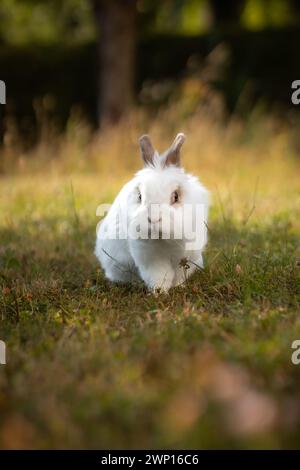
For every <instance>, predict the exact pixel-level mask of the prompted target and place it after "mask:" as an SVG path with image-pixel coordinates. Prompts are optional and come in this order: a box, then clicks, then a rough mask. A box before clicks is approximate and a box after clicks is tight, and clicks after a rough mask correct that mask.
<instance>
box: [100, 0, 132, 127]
mask: <svg viewBox="0 0 300 470" xmlns="http://www.w3.org/2000/svg"><path fill="white" fill-rule="evenodd" d="M92 3H93V7H94V12H95V19H96V25H97V31H98V64H99V66H98V69H99V77H98V120H99V124H100V125H101V126H103V125H112V124H116V123H118V122H119V121H120V120H121V118H123V117H125V115H126V112H127V111H128V110H129V109H130V106H131V105H132V101H133V87H134V70H135V46H136V24H135V23H136V21H135V20H136V0H92Z"/></svg>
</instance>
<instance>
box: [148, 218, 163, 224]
mask: <svg viewBox="0 0 300 470" xmlns="http://www.w3.org/2000/svg"><path fill="white" fill-rule="evenodd" d="M148 222H149V224H157V223H158V222H161V217H160V218H159V219H158V220H151V218H150V217H148Z"/></svg>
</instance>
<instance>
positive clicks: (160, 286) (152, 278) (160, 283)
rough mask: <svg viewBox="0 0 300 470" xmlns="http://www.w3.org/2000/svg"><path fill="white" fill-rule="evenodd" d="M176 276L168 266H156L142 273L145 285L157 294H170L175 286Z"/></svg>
mask: <svg viewBox="0 0 300 470" xmlns="http://www.w3.org/2000/svg"><path fill="white" fill-rule="evenodd" d="M174 274H175V273H174V271H173V269H172V268H171V266H168V265H161V266H155V267H152V269H149V268H148V269H147V270H144V271H142V272H141V276H142V278H143V280H144V282H145V284H146V285H147V287H148V288H149V289H150V290H151V291H152V292H154V293H155V294H159V293H161V292H168V290H169V289H170V288H171V287H172V285H173V279H174Z"/></svg>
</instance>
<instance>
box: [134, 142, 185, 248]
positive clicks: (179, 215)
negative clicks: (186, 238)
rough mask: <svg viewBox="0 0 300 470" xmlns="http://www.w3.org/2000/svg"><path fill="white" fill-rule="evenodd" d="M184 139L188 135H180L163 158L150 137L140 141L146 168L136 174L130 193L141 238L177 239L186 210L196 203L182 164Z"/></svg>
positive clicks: (135, 224) (136, 225)
mask: <svg viewBox="0 0 300 470" xmlns="http://www.w3.org/2000/svg"><path fill="white" fill-rule="evenodd" d="M184 140H185V136H184V134H182V133H180V134H178V135H177V136H176V138H175V140H174V142H173V144H172V145H171V147H170V148H169V149H168V150H167V151H166V152H164V153H163V154H162V155H159V153H158V152H157V151H156V150H154V148H153V146H152V144H151V140H150V138H149V136H147V135H144V136H142V137H141V138H140V139H139V142H140V148H141V154H142V159H143V161H144V165H145V168H144V169H143V170H141V171H139V172H138V173H137V174H136V176H135V178H134V180H133V181H132V183H133V184H132V191H131V192H130V194H129V210H130V214H129V221H130V223H133V224H134V227H135V228H136V229H137V232H138V235H137V238H149V235H151V238H166V239H168V238H174V236H175V238H177V237H176V234H178V233H181V232H180V231H182V223H183V208H184V206H186V205H187V204H190V203H191V200H192V194H191V186H190V179H191V176H190V175H187V174H186V173H185V172H184V170H183V168H182V167H181V162H180V150H181V147H182V144H183V142H184ZM178 238H180V237H178Z"/></svg>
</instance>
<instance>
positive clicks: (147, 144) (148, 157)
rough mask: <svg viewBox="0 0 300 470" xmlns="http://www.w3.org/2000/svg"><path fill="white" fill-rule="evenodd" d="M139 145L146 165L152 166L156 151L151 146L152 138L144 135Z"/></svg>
mask: <svg viewBox="0 0 300 470" xmlns="http://www.w3.org/2000/svg"><path fill="white" fill-rule="evenodd" d="M139 143H140V147H141V153H142V158H143V160H144V163H145V165H151V164H152V163H153V157H154V154H155V150H154V148H153V146H152V144H151V140H150V137H149V136H148V135H142V137H140V138H139Z"/></svg>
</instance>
